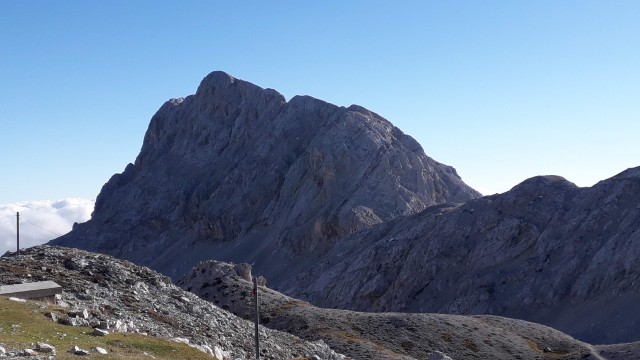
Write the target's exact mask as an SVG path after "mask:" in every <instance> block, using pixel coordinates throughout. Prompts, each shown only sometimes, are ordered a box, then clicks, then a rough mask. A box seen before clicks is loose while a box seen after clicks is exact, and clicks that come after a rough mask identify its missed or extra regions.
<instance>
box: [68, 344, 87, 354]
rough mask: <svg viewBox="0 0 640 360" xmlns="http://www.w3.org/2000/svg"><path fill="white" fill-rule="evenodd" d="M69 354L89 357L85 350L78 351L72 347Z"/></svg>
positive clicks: (76, 347) (77, 348)
mask: <svg viewBox="0 0 640 360" xmlns="http://www.w3.org/2000/svg"><path fill="white" fill-rule="evenodd" d="M70 352H71V353H72V354H74V355H89V352H88V351H87V350H83V349H80V348H79V347H78V346H76V345H74V346H73V347H72V348H71V350H70Z"/></svg>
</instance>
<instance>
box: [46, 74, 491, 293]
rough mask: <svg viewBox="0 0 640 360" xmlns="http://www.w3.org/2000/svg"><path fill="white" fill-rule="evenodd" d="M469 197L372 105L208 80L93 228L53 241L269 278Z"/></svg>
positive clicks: (151, 137) (158, 118) (171, 104)
mask: <svg viewBox="0 0 640 360" xmlns="http://www.w3.org/2000/svg"><path fill="white" fill-rule="evenodd" d="M478 196H480V194H479V193H478V192H476V191H475V190H473V189H471V188H470V187H468V186H467V185H465V184H464V183H463V182H462V180H461V179H460V177H459V176H458V174H457V173H456V171H455V170H454V169H453V168H452V167H450V166H446V165H443V164H441V163H438V162H436V161H434V160H433V159H431V158H429V157H428V156H426V155H425V154H424V151H423V150H422V147H421V146H420V145H419V144H418V143H417V142H416V141H415V140H414V139H413V138H411V137H410V136H408V135H406V134H404V133H403V132H402V131H401V130H400V129H398V128H397V127H395V126H393V124H391V123H390V122H389V121H387V120H386V119H384V118H382V117H379V116H378V115H377V114H375V113H373V112H371V111H369V110H366V109H364V108H362V107H359V106H356V105H352V106H350V107H348V108H345V107H339V106H336V105H332V104H329V103H326V102H324V101H322V100H317V99H314V98H312V97H309V96H295V97H293V98H292V99H291V100H290V101H289V102H287V101H286V100H285V99H284V97H283V96H282V95H281V94H279V93H277V92H276V91H275V90H271V89H262V88H260V87H258V86H256V85H253V84H251V83H249V82H246V81H242V80H238V79H235V78H233V77H232V76H229V75H228V74H226V73H222V72H213V73H211V74H209V75H208V76H207V77H205V78H204V80H203V81H202V82H201V84H200V85H199V87H198V90H197V91H196V94H195V95H190V96H187V97H185V98H183V99H173V100H170V101H168V102H166V103H165V104H164V105H162V107H161V108H160V109H159V110H158V112H157V113H156V114H155V115H154V116H153V118H152V119H151V122H150V124H149V129H148V130H147V133H146V134H145V139H144V143H143V145H142V149H141V151H140V154H139V155H138V157H137V158H136V160H135V162H134V163H133V164H129V165H128V166H127V167H126V168H125V170H124V172H123V173H121V174H116V175H114V176H113V177H112V178H111V179H110V180H109V181H108V182H107V183H106V184H105V185H104V187H103V189H102V191H101V192H100V195H99V196H98V198H97V199H96V206H95V210H94V213H93V216H92V219H91V220H90V221H88V222H87V223H83V224H79V225H78V226H76V227H75V228H74V230H73V231H71V232H70V233H69V234H67V235H65V236H62V237H60V238H58V239H56V240H53V241H52V242H51V244H59V245H67V246H74V247H79V248H84V249H88V250H93V251H99V252H104V253H109V254H112V255H115V256H118V257H121V258H126V259H129V260H132V261H134V262H136V263H140V264H144V265H148V266H151V267H152V268H155V269H158V270H161V271H163V272H164V273H166V274H168V275H171V276H173V277H178V276H180V275H182V274H183V273H184V272H186V271H187V270H188V269H190V267H191V266H192V265H193V264H195V263H196V262H197V261H198V260H206V259H207V258H212V257H215V258H220V259H226V260H236V261H249V262H254V263H255V265H256V266H258V267H262V268H263V269H264V271H265V272H266V273H267V274H268V275H269V276H270V278H271V279H273V280H274V281H275V279H276V278H278V277H279V276H288V275H287V274H288V272H289V267H291V266H295V260H297V259H299V258H301V257H309V256H318V255H321V254H322V253H325V252H327V251H329V250H330V249H331V248H332V247H333V246H335V243H336V241H337V239H339V238H340V237H341V236H343V235H345V234H348V233H352V232H355V231H359V230H361V229H365V228H367V227H369V226H371V225H373V224H377V223H380V222H383V221H387V220H390V219H393V218H395V217H398V216H403V215H406V214H411V213H416V212H418V211H421V210H422V209H424V208H426V207H427V206H430V205H433V204H438V203H443V202H450V201H456V202H460V201H466V200H468V199H471V198H475V197H478ZM232 242H233V243H232ZM265 253H271V254H272V255H273V256H272V259H270V260H269V261H267V260H265V259H264V254H265ZM149 254H155V255H156V256H154V257H153V258H150V257H149ZM176 254H182V255H178V256H176ZM274 263H276V264H279V265H278V266H276V267H274V266H273V264H274Z"/></svg>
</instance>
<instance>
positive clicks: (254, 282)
mask: <svg viewBox="0 0 640 360" xmlns="http://www.w3.org/2000/svg"><path fill="white" fill-rule="evenodd" d="M253 296H254V305H255V308H256V360H260V334H259V332H258V325H259V323H260V313H259V312H258V278H257V277H254V278H253Z"/></svg>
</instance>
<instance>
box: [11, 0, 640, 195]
mask: <svg viewBox="0 0 640 360" xmlns="http://www.w3.org/2000/svg"><path fill="white" fill-rule="evenodd" d="M638 19H640V2H638V1H588V0H584V1H556V0H548V1H545V0H537V1H506V0H505V1H475V0H473V1H472V0H469V1H455V0H447V1H444V0H443V1H393V2H392V1H349V2H346V1H345V2H343V1H340V2H338V1H335V2H307V1H274V2H267V1H243V2H240V1H227V2H222V1H181V2H177V1H171V2H168V1H156V0H153V1H141V0H137V1H91V0H86V1H5V2H3V4H2V11H1V12H0V49H1V50H0V121H1V123H2V131H0V159H1V164H2V174H3V176H2V177H1V178H0V189H1V190H2V191H1V192H0V204H2V203H9V202H17V201H29V200H47V199H48V200H56V199H63V198H69V197H79V198H88V199H94V198H95V196H96V195H97V194H98V192H99V190H100V188H101V186H102V185H103V184H104V183H105V182H106V181H107V180H108V179H109V177H110V176H111V175H113V174H114V173H116V172H120V171H122V170H123V169H124V167H125V166H126V164H127V163H129V162H133V161H134V159H135V157H136V155H137V153H138V151H139V150H140V146H141V145H142V140H143V136H144V132H145V130H146V127H147V125H148V123H149V120H150V118H151V116H152V115H153V114H154V112H155V111H156V110H157V109H158V108H159V107H160V106H161V105H162V103H163V102H164V101H166V100H168V99H169V98H173V97H180V96H186V95H189V94H192V93H193V92H195V89H196V88H197V86H198V84H199V82H200V80H201V79H202V78H203V77H204V76H205V75H206V74H208V73H209V72H211V71H213V70H223V71H226V72H228V73H230V74H232V75H233V76H235V77H238V78H241V79H244V80H247V81H250V82H253V83H255V84H258V85H260V86H262V87H269V88H274V89H276V90H278V91H280V92H281V93H282V94H283V95H285V96H286V97H287V98H291V97H292V96H294V95H296V94H306V95H311V96H314V97H317V98H320V99H323V100H326V101H329V102H332V103H335V104H337V105H344V106H348V105H350V104H359V105H362V106H365V107H367V108H369V109H370V110H372V111H375V112H376V113H378V114H380V115H382V116H384V117H385V118H387V119H388V120H390V121H391V122H393V123H394V124H395V125H397V126H398V127H400V128H401V129H402V130H403V131H404V132H406V133H408V134H410V135H412V136H413V137H414V138H416V139H417V140H418V142H420V144H422V146H423V148H424V150H425V152H426V153H427V154H428V155H430V156H431V157H433V158H435V159H436V160H438V161H440V162H443V163H446V164H448V165H452V166H454V167H455V168H456V169H457V170H458V173H459V174H460V175H461V176H462V178H463V180H465V181H466V182H467V183H468V184H470V185H471V186H473V187H475V188H476V189H478V190H480V191H482V192H484V193H493V192H503V191H506V190H508V189H509V188H511V187H513V186H514V185H516V184H517V183H519V182H521V181H523V180H524V179H526V178H528V177H531V176H535V175H543V174H557V175H562V176H564V177H566V178H567V179H569V180H570V181H573V182H575V183H576V184H578V185H580V186H590V185H593V184H594V183H595V182H597V181H598V180H602V179H605V178H608V177H611V176H613V175H615V174H616V173H618V172H620V171H622V170H624V169H626V168H628V167H635V166H640V158H639V157H638V155H639V153H640V151H639V150H640V146H639V145H638V140H637V138H638V134H640V45H638V44H640V22H639V21H638Z"/></svg>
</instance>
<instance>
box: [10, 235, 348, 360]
mask: <svg viewBox="0 0 640 360" xmlns="http://www.w3.org/2000/svg"><path fill="white" fill-rule="evenodd" d="M41 280H53V281H55V282H57V283H58V284H60V285H62V287H63V292H62V294H61V295H60V296H59V298H58V304H59V305H61V306H67V307H68V308H70V309H74V310H70V311H69V312H68V313H69V316H72V315H73V314H76V316H77V314H78V313H82V314H84V313H85V312H86V314H87V318H88V321H87V322H86V323H78V324H67V325H72V326H93V327H96V328H98V329H99V328H109V331H113V332H129V333H144V334H147V335H149V336H157V337H162V338H165V339H176V338H180V339H182V340H183V341H185V342H186V343H188V344H189V345H191V346H193V347H196V348H198V349H199V350H201V351H204V352H207V353H209V354H210V355H212V358H213V356H214V355H215V354H216V353H218V354H221V353H224V354H225V355H224V358H225V359H252V358H254V356H253V354H254V325H253V323H252V322H248V321H245V320H242V319H240V318H238V317H236V316H234V315H232V314H231V313H229V312H227V311H225V310H222V309H220V308H218V307H216V306H215V305H213V304H211V303H209V302H207V301H204V300H202V299H200V298H198V297H197V296H195V295H193V294H192V293H189V292H186V291H183V290H181V289H180V288H178V287H176V286H175V285H173V284H172V283H171V280H170V279H169V278H168V277H166V276H163V275H161V274H159V273H156V272H155V271H152V270H150V269H148V268H145V267H142V266H137V265H134V264H132V263H130V262H128V261H123V260H117V259H114V258H112V257H110V256H106V255H101V254H95V253H89V252H86V251H82V250H76V249H68V248H61V247H50V246H37V247H33V248H29V249H25V250H22V251H20V256H19V257H18V256H15V255H14V256H3V257H0V284H13V283H21V282H29V281H41ZM75 309H83V310H84V311H81V312H78V311H76V310H75ZM52 314H53V313H52ZM83 316H84V315H83ZM78 317H80V316H78ZM70 318H71V317H70ZM58 322H61V321H58ZM87 333H90V332H87ZM106 336H109V335H108V334H106ZM260 338H261V351H262V355H263V356H261V358H264V359H292V358H300V357H308V358H312V357H314V356H316V357H317V358H319V359H322V360H340V359H344V357H343V356H342V355H339V354H337V353H335V352H334V351H332V350H331V349H330V348H329V347H328V346H327V345H326V344H324V343H322V342H308V341H303V340H301V339H300V338H297V337H295V336H292V335H290V334H286V333H282V332H279V331H274V330H271V329H266V328H263V327H261V328H260ZM77 350H78V351H77V352H76V351H73V352H74V353H76V354H79V352H80V350H81V349H77ZM82 351H84V352H85V353H83V355H87V354H89V352H88V351H86V350H82Z"/></svg>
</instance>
